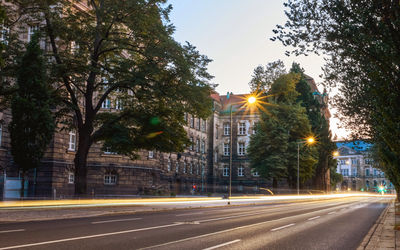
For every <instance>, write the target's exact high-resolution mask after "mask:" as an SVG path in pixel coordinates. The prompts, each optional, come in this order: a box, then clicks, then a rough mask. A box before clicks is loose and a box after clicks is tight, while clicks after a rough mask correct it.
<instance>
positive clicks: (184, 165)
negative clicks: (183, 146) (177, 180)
mask: <svg viewBox="0 0 400 250" xmlns="http://www.w3.org/2000/svg"><path fill="white" fill-rule="evenodd" d="M182 171H183V173H184V174H186V162H183V170H182Z"/></svg>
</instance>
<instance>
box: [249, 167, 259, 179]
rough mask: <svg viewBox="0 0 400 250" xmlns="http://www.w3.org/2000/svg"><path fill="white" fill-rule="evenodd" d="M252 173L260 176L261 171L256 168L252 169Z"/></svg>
mask: <svg viewBox="0 0 400 250" xmlns="http://www.w3.org/2000/svg"><path fill="white" fill-rule="evenodd" d="M251 173H252V174H253V176H255V177H258V176H260V173H258V171H257V170H256V169H252V170H251Z"/></svg>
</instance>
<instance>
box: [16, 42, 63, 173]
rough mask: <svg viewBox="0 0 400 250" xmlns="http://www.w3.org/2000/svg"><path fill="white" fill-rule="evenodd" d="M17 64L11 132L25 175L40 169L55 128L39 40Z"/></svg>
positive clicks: (31, 45) (17, 158)
mask: <svg viewBox="0 0 400 250" xmlns="http://www.w3.org/2000/svg"><path fill="white" fill-rule="evenodd" d="M18 65H19V70H18V75H17V81H16V85H15V88H16V91H15V93H14V94H13V96H12V101H11V112H12V121H11V123H10V124H9V131H10V137H11V154H12V156H13V158H14V162H15V163H16V165H17V166H18V167H19V169H20V170H21V171H22V172H23V173H25V172H26V171H28V170H29V169H33V168H37V167H39V164H40V160H41V159H42V157H43V155H44V152H45V150H46V148H47V146H48V144H49V143H50V141H51V139H52V136H53V132H54V128H55V120H54V117H53V114H52V112H51V110H50V107H51V105H52V101H51V100H52V99H51V88H50V86H49V84H48V82H47V77H46V68H45V62H44V59H43V55H42V51H41V50H40V47H39V44H38V39H37V37H36V38H35V39H33V40H32V41H31V42H30V43H29V44H28V46H27V49H26V52H25V54H24V56H23V57H22V59H21V60H20V62H19V64H18Z"/></svg>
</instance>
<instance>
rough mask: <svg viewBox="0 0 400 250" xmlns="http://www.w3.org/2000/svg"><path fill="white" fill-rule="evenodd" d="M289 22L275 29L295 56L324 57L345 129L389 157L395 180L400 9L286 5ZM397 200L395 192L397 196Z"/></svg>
mask: <svg viewBox="0 0 400 250" xmlns="http://www.w3.org/2000/svg"><path fill="white" fill-rule="evenodd" d="M285 6H286V7H287V8H288V9H287V11H286V14H287V17H288V21H287V23H286V24H285V25H284V26H278V27H277V29H276V30H275V32H276V37H275V38H274V39H278V40H280V41H281V42H282V43H283V44H284V45H287V46H294V49H293V50H292V52H293V53H295V54H304V53H309V52H316V53H324V54H325V58H326V59H327V63H326V66H325V74H326V79H327V80H328V81H329V82H330V83H331V84H332V85H335V84H338V83H339V84H338V85H337V86H339V89H340V95H338V96H337V97H336V98H335V104H336V106H337V107H338V109H339V112H341V114H342V115H343V116H344V118H345V119H343V121H344V122H345V124H346V127H348V128H350V129H352V130H353V131H354V132H355V133H356V134H357V135H358V136H360V137H363V138H369V139H373V140H374V141H375V142H377V143H379V145H382V149H383V150H384V151H388V152H390V154H392V157H390V158H388V159H392V162H391V164H392V165H393V167H392V170H393V172H392V173H391V174H389V175H388V176H389V178H390V179H391V181H392V182H393V184H394V185H397V186H396V189H397V190H400V186H399V183H398V182H397V181H396V179H395V178H394V177H393V176H397V177H396V178H397V179H398V177H399V176H400V160H399V159H400V67H399V65H400V35H399V34H400V4H399V2H398V1H394V0H384V1H374V0H366V1H356V0H349V1H330V0H305V1H303V0H301V1H300V0H290V1H288V2H287V3H286V4H285ZM398 195H400V193H398Z"/></svg>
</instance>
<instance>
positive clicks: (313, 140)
mask: <svg viewBox="0 0 400 250" xmlns="http://www.w3.org/2000/svg"><path fill="white" fill-rule="evenodd" d="M303 143H307V144H309V145H311V144H314V143H315V139H314V137H311V136H310V137H308V138H306V140H303V141H298V142H297V195H300V144H303Z"/></svg>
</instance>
